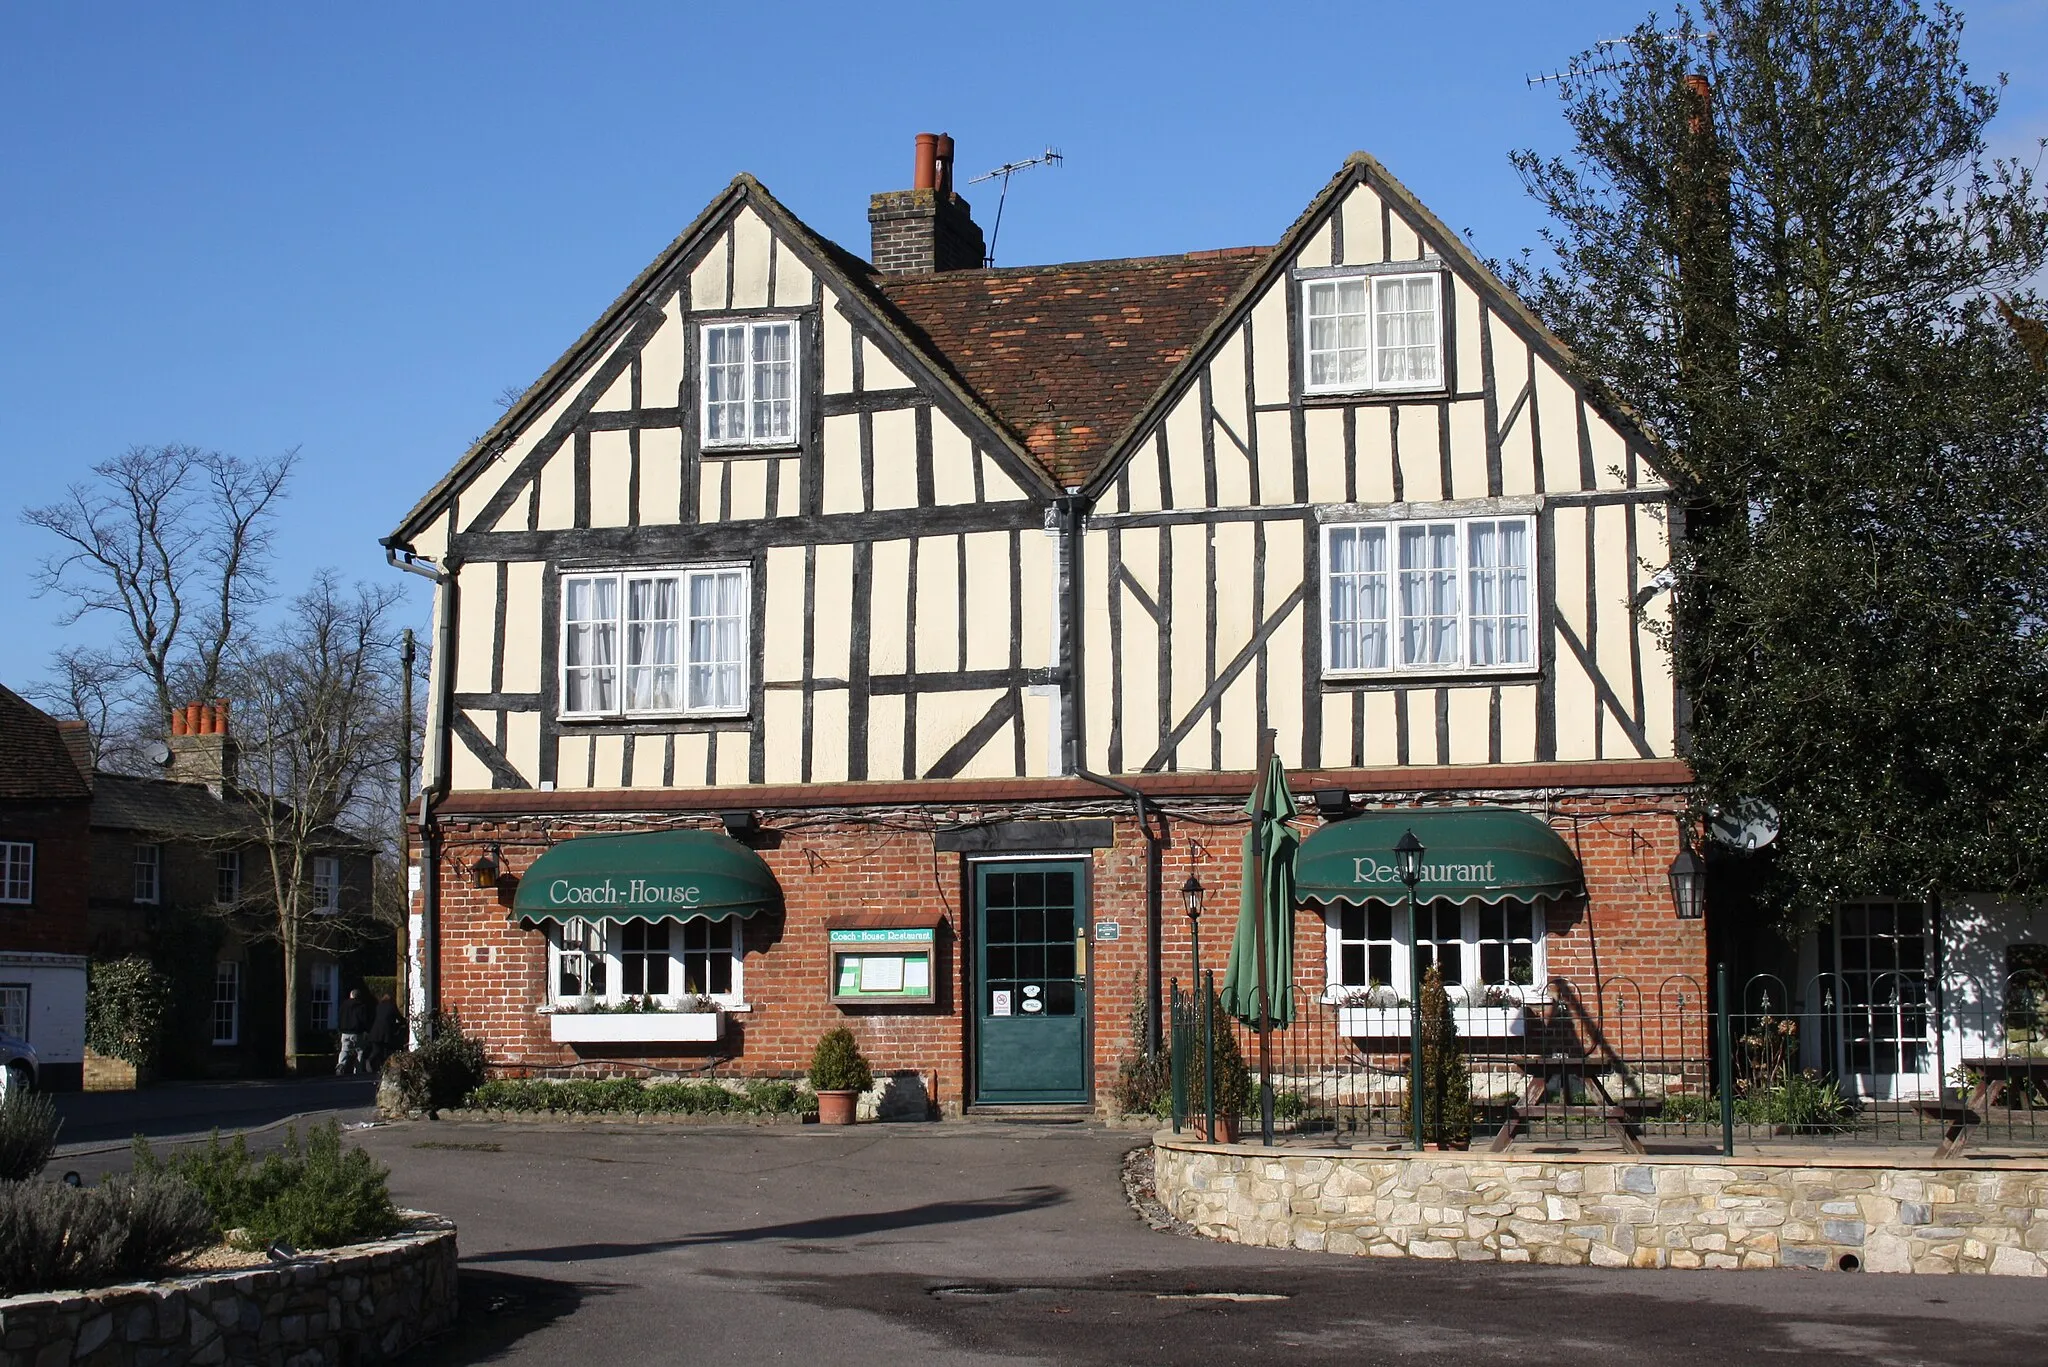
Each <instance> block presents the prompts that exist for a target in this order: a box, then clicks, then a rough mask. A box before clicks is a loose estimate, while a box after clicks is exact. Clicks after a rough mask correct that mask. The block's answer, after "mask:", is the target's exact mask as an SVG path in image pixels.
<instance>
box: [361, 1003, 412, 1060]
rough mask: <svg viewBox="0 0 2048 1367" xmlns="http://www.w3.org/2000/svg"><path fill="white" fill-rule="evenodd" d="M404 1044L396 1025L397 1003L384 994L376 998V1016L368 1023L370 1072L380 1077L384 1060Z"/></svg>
mask: <svg viewBox="0 0 2048 1367" xmlns="http://www.w3.org/2000/svg"><path fill="white" fill-rule="evenodd" d="M403 1042H404V1030H403V1027H401V1026H400V1025H399V1023H398V1003H397V1002H395V1001H393V1000H392V999H391V994H390V993H389V992H386V993H385V994H384V995H383V996H381V997H379V998H377V1014H376V1016H375V1018H374V1019H373V1020H372V1021H371V1022H370V1049H369V1062H370V1071H371V1072H373V1073H376V1074H379V1075H381V1074H382V1073H383V1072H384V1060H386V1059H388V1058H390V1057H391V1055H392V1054H393V1053H394V1052H396V1051H397V1049H398V1046H399V1045H400V1044H401V1043H403Z"/></svg>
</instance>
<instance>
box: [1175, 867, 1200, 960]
mask: <svg viewBox="0 0 2048 1367" xmlns="http://www.w3.org/2000/svg"><path fill="white" fill-rule="evenodd" d="M1202 896H1203V892H1202V880H1201V879H1199V878H1197V877H1195V876H1194V875H1193V874H1192V873H1191V874H1189V875H1188V881H1187V882H1185V883H1182V884H1181V885H1180V903H1181V905H1182V906H1184V907H1186V908H1187V909H1188V962H1189V964H1190V965H1191V966H1192V967H1193V969H1194V974H1195V976H1194V981H1196V982H1200V981H1201V977H1202V938H1201V927H1202Z"/></svg>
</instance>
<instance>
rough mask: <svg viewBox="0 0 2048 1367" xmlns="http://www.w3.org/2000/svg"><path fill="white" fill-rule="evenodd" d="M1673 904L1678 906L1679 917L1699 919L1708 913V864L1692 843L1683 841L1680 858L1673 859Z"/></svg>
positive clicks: (1671, 875)
mask: <svg viewBox="0 0 2048 1367" xmlns="http://www.w3.org/2000/svg"><path fill="white" fill-rule="evenodd" d="M1670 877H1671V904H1672V905H1673V906H1675V907H1676V908H1678V919H1679V920H1681V921H1697V920H1699V919H1700V918H1701V917H1703V916H1705V915H1706V913H1707V866H1706V863H1705V861H1703V860H1702V859H1701V858H1700V857H1699V856H1698V855H1696V854H1694V853H1693V852H1692V846H1691V844H1690V843H1681V844H1680V845H1679V847H1678V858H1676V859H1674V860H1672V861H1671V873H1670Z"/></svg>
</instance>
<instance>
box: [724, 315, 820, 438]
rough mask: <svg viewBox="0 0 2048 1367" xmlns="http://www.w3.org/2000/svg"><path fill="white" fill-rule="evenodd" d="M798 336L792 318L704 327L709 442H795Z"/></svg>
mask: <svg viewBox="0 0 2048 1367" xmlns="http://www.w3.org/2000/svg"><path fill="white" fill-rule="evenodd" d="M796 340H797V338H796V321H795V320H794V319H790V318H775V319H764V320H762V321H760V322H735V323H712V324H709V325H707V326H706V327H705V328H704V330H703V342H704V350H703V358H704V359H703V367H704V428H703V440H704V444H705V445H706V446H767V445H780V444H786V443H794V442H795V441H796V422H797V398H796V395H797V384H796Z"/></svg>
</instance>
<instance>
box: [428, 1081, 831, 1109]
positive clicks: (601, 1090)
mask: <svg viewBox="0 0 2048 1367" xmlns="http://www.w3.org/2000/svg"><path fill="white" fill-rule="evenodd" d="M466 1104H467V1105H469V1106H470V1107H472V1108H474V1109H476V1110H479V1111H514V1112H522V1113H527V1114H540V1113H551V1114H557V1115H563V1114H566V1115H801V1114H803V1113H804V1112H805V1111H807V1110H810V1109H812V1104H811V1099H810V1098H809V1097H808V1096H806V1095H805V1093H804V1091H803V1089H802V1088H800V1087H798V1086H797V1085H796V1084H795V1083H792V1082H774V1081H755V1082H749V1083H747V1084H746V1085H745V1086H744V1087H743V1088H742V1089H740V1090H739V1091H734V1090H733V1089H732V1088H730V1087H725V1086H721V1085H720V1084H718V1083H716V1082H650V1083H642V1082H641V1081H640V1080H639V1079H637V1078H630V1077H620V1078H573V1079H570V1080H569V1081H566V1082H550V1081H548V1080H547V1079H545V1078H501V1079H499V1080H498V1081H496V1082H486V1083H484V1084H483V1085H482V1086H481V1087H478V1088H477V1089H476V1090H475V1091H473V1092H471V1093H470V1094H469V1100H468V1102H467V1103H466Z"/></svg>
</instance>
